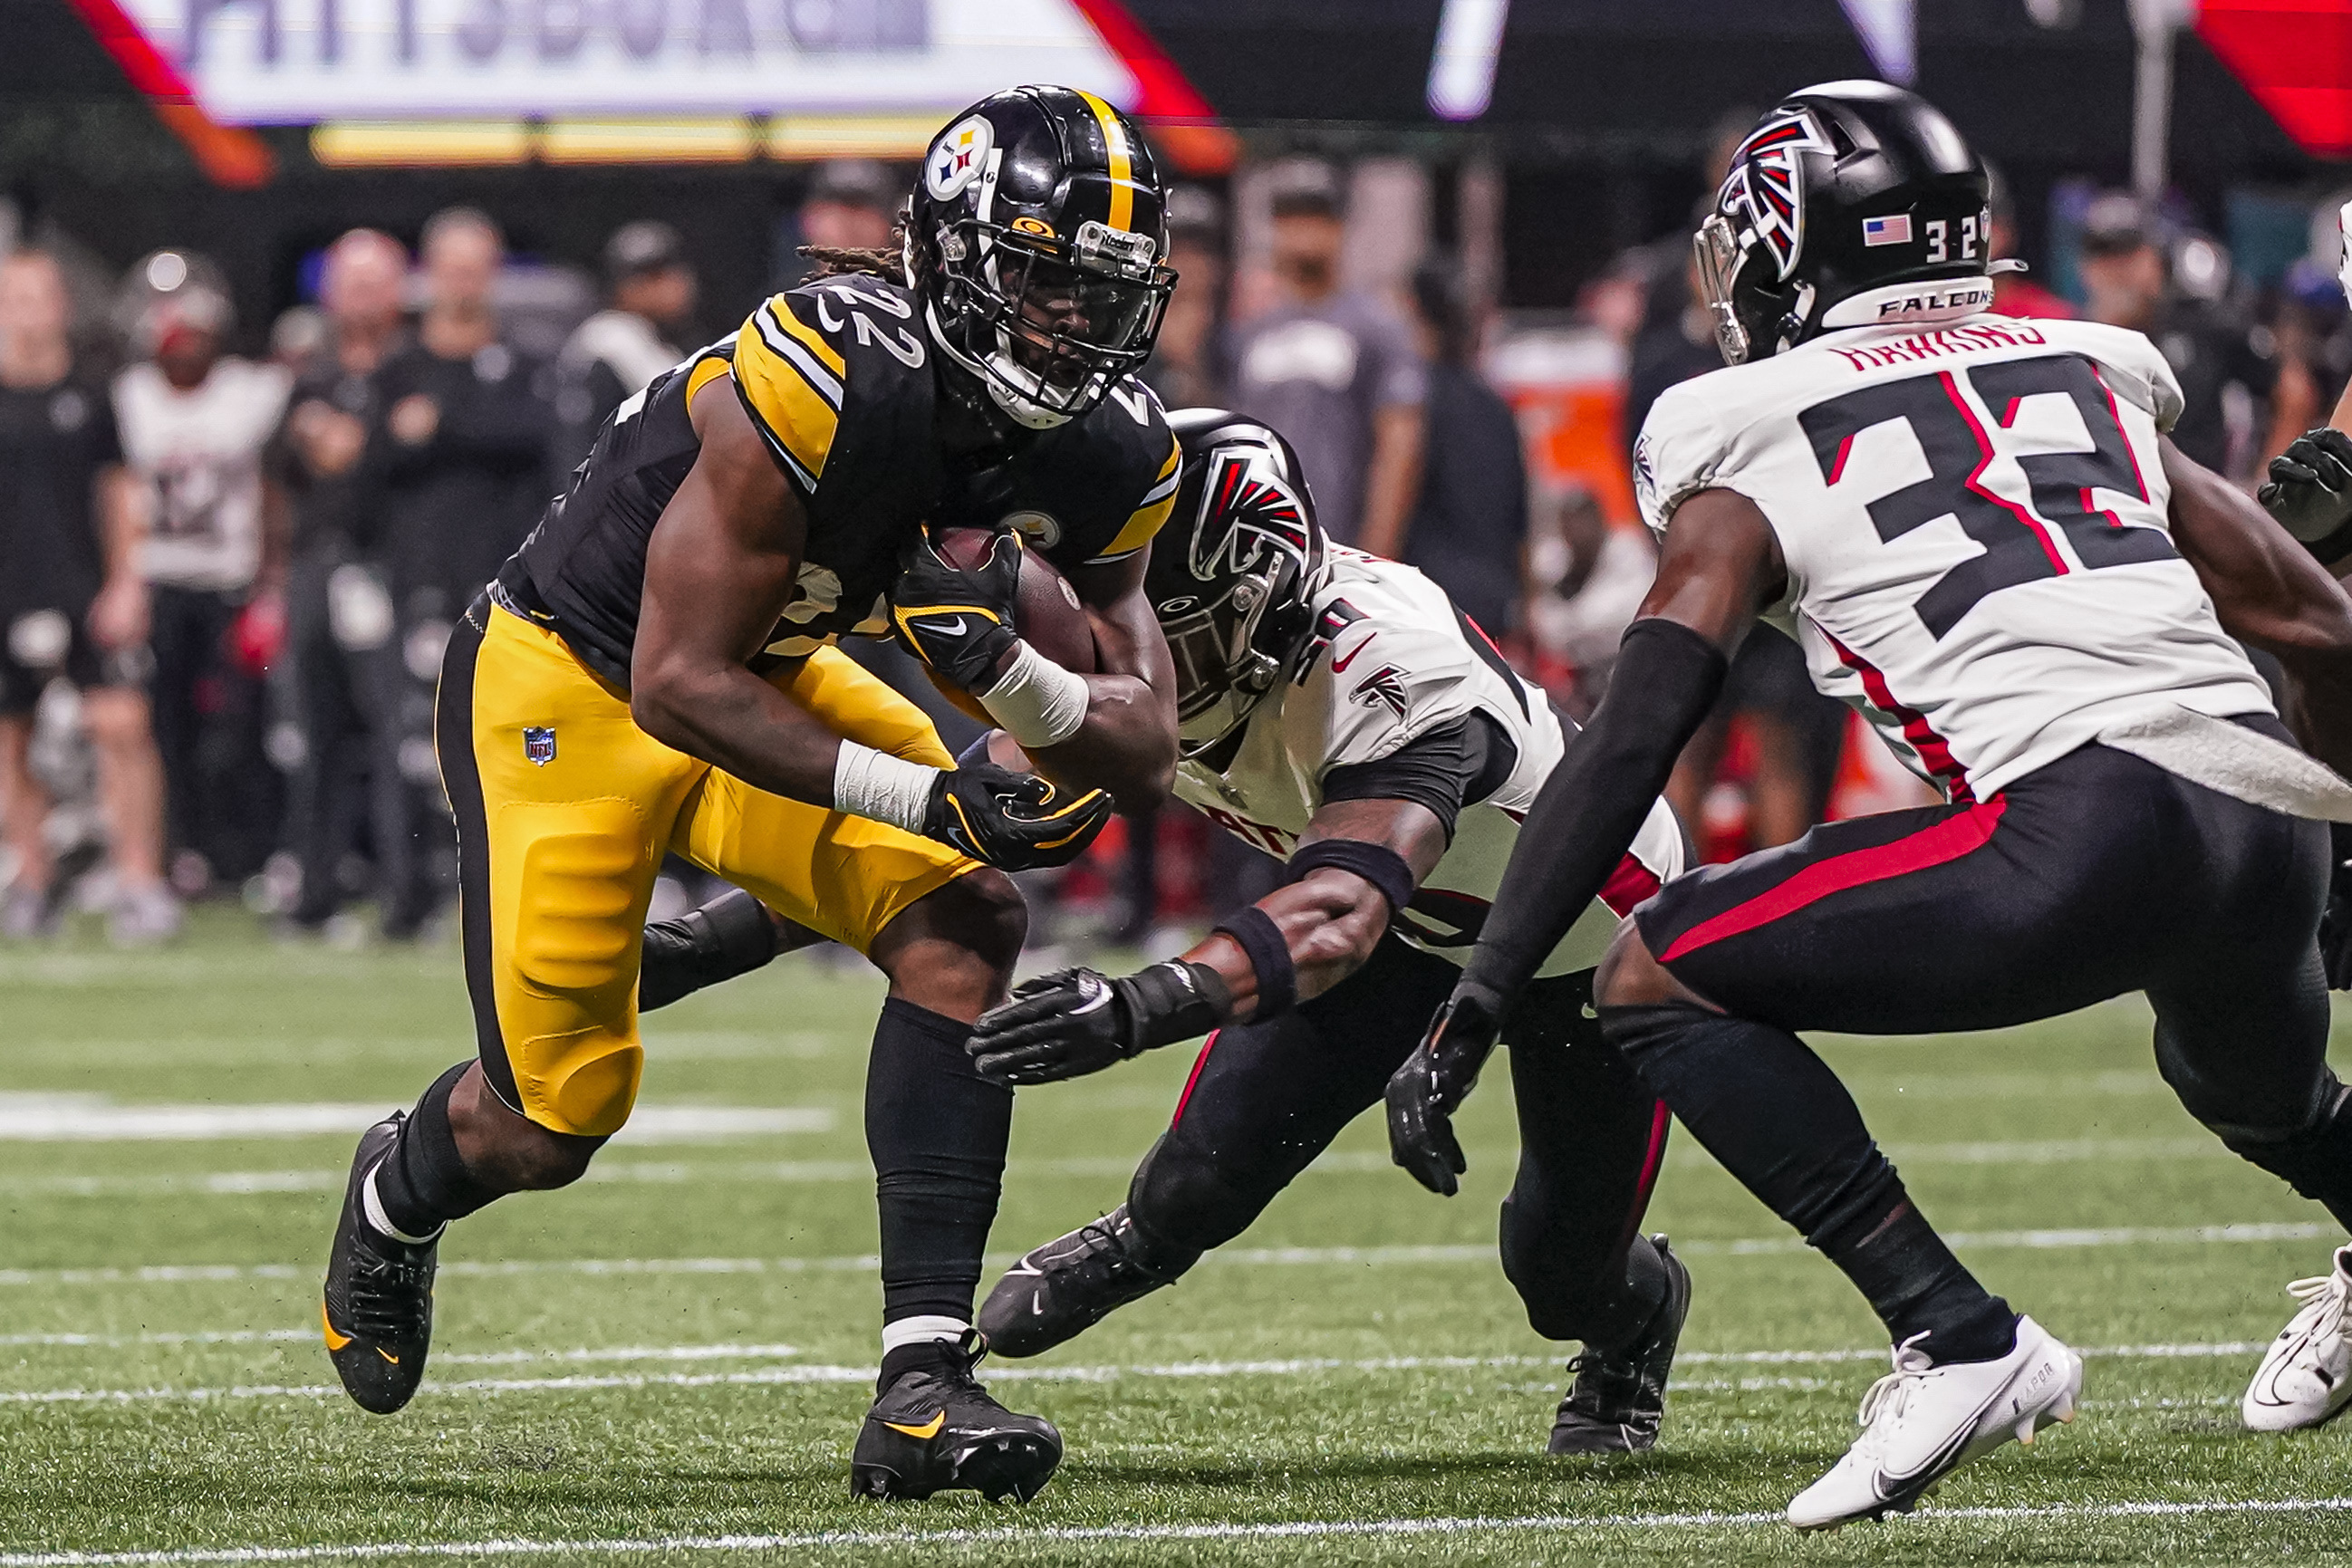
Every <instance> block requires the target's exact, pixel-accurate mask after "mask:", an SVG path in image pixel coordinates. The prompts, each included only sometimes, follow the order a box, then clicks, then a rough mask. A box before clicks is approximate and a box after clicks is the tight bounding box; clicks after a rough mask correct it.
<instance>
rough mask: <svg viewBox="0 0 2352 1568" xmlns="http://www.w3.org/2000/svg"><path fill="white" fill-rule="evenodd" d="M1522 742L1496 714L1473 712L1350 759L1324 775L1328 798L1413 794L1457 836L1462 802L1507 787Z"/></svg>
mask: <svg viewBox="0 0 2352 1568" xmlns="http://www.w3.org/2000/svg"><path fill="white" fill-rule="evenodd" d="M1518 765H1519V748H1518V747H1516V746H1514V745H1512V744H1511V737H1509V736H1508V735H1507V734H1506V733H1504V730H1503V727H1502V726H1501V725H1500V724H1498V723H1496V721H1495V717H1494V716H1493V715H1492V714H1487V713H1473V714H1468V715H1465V716H1463V717H1461V718H1458V719H1456V720H1454V722H1453V723H1452V724H1449V725H1444V726H1441V727H1438V728H1436V729H1433V730H1431V731H1430V732H1429V733H1428V734H1426V735H1416V736H1414V737H1412V739H1411V740H1408V741H1406V742H1405V743H1404V744H1403V745H1402V746H1401V747H1397V748H1396V750H1394V751H1392V752H1391V753H1390V754H1389V755H1388V756H1386V757H1383V758H1381V759H1380V760H1379V761H1377V762H1351V763H1349V764H1347V765H1346V766H1345V767H1341V768H1332V769H1331V770H1330V771H1329V772H1328V773H1326V774H1324V775H1323V803H1324V804H1325V805H1327V806H1328V805H1330V804H1331V803H1332V802H1334V801H1337V800H1410V801H1412V803H1413V804H1414V805H1416V806H1426V807H1428V808H1429V810H1431V811H1432V812H1433V813H1435V815H1436V817H1437V820H1438V821H1441V822H1443V823H1444V824H1445V836H1446V838H1447V839H1448V840H1449V841H1450V840H1451V839H1452V838H1453V837H1454V820H1455V819H1456V818H1458V817H1459V816H1461V814H1462V808H1463V807H1465V806H1475V805H1476V804H1477V803H1478V802H1479V801H1481V800H1485V799H1486V797H1487V796H1489V795H1492V794H1493V793H1494V792H1495V791H1496V790H1497V789H1501V788H1502V787H1503V784H1504V781H1505V780H1507V779H1509V778H1510V776H1511V770H1512V769H1513V768H1517V766H1518Z"/></svg>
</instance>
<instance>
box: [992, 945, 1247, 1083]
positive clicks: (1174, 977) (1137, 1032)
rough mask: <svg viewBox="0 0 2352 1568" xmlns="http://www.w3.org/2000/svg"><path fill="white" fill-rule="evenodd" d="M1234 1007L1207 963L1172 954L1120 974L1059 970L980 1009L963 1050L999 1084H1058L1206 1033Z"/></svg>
mask: <svg viewBox="0 0 2352 1568" xmlns="http://www.w3.org/2000/svg"><path fill="white" fill-rule="evenodd" d="M1232 1009H1233V996H1232V993H1231V992H1229V991H1227V990H1226V989H1225V982H1224V980H1223V978H1222V977H1220V976H1219V975H1218V974H1217V972H1216V971H1215V970H1214V969H1212V968H1210V967H1208V966H1207V965H1206V964H1191V963H1186V962H1185V961H1184V960H1182V959H1181V958H1171V959H1170V960H1169V961H1168V962H1166V963H1164V964H1154V965H1152V966H1151V967H1150V968H1148V969H1141V970H1139V971H1137V972H1136V973H1134V974H1132V975H1129V976H1128V977H1126V978H1124V979H1119V980H1113V979H1109V978H1108V977H1104V976H1103V975H1100V974H1098V973H1097V972H1096V971H1095V970H1092V969H1057V970H1055V972H1054V973H1052V974H1050V975H1041V976H1039V977H1037V978H1036V979H1034V980H1028V981H1024V982H1023V983H1022V985H1021V986H1020V987H1019V988H1016V989H1015V990H1014V991H1013V999H1012V1000H1011V1001H1009V1002H1006V1003H1005V1004H1004V1005H1003V1006H1002V1007H997V1008H992V1009H989V1010H988V1011H987V1012H984V1013H982V1015H981V1017H980V1022H979V1023H978V1024H977V1025H976V1026H975V1027H974V1029H973V1031H972V1037H971V1043H970V1044H969V1045H967V1046H966V1047H965V1048H964V1049H965V1050H967V1051H971V1060H972V1065H973V1066H975V1067H977V1068H979V1069H980V1071H981V1072H982V1075H983V1076H985V1077H989V1078H993V1079H995V1080H997V1081H998V1082H1003V1083H1055V1082H1060V1081H1061V1080H1062V1079H1065V1078H1082V1077H1084V1076H1086V1075H1087V1073H1089V1072H1100V1071H1102V1070H1103V1069H1104V1068H1106V1067H1108V1066H1109V1065H1110V1064H1111V1063H1112V1062H1114V1061H1126V1060H1127V1059H1128V1058H1129V1057H1130V1056H1140V1055H1142V1054H1143V1053H1144V1052H1145V1051H1150V1050H1153V1049H1155V1048H1156V1047H1159V1046H1163V1045H1168V1044H1171V1043H1173V1042H1174V1041H1176V1040H1190V1039H1192V1037H1193V1036H1195V1035H1201V1034H1206V1033H1208V1031H1209V1030H1213V1029H1214V1028H1216V1027H1217V1025H1218V1024H1219V1023H1221V1022H1223V1020H1224V1017H1225V1014H1226V1013H1228V1012H1230V1011H1231V1010H1232Z"/></svg>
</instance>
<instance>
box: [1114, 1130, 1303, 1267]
mask: <svg viewBox="0 0 2352 1568" xmlns="http://www.w3.org/2000/svg"><path fill="white" fill-rule="evenodd" d="M1287 1185H1288V1183H1287V1181H1286V1180H1281V1181H1274V1182H1271V1183H1268V1182H1266V1181H1264V1180H1251V1179H1249V1178H1248V1177H1247V1176H1242V1175H1240V1174H1239V1173H1235V1172H1233V1171H1229V1170H1226V1169H1224V1168H1223V1167H1221V1166H1219V1165H1218V1163H1217V1160H1216V1158H1215V1156H1214V1155H1211V1154H1210V1153H1209V1152H1208V1151H1207V1150H1206V1149H1203V1148H1202V1147H1201V1146H1200V1145H1197V1144H1195V1143H1194V1142H1193V1141H1192V1139H1190V1138H1187V1137H1185V1136H1184V1135H1183V1134H1181V1132H1167V1133H1162V1134H1160V1141H1159V1142H1158V1143H1156V1144H1154V1145H1151V1150H1150V1153H1149V1154H1146V1155H1144V1156H1143V1163H1142V1164H1141V1165H1139V1166H1136V1167H1135V1179H1134V1180H1133V1181H1131V1182H1129V1184H1128V1189H1127V1212H1128V1214H1129V1217H1130V1218H1133V1219H1134V1221H1135V1222H1136V1225H1137V1226H1138V1227H1139V1228H1140V1229H1142V1230H1143V1232H1144V1233H1145V1234H1146V1235H1147V1236H1149V1237H1150V1238H1151V1239H1152V1240H1153V1241H1154V1242H1155V1243H1157V1244H1160V1246H1161V1247H1162V1248H1164V1249H1166V1250H1167V1251H1169V1252H1171V1253H1182V1252H1189V1253H1192V1255H1193V1256H1194V1257H1198V1256H1199V1255H1200V1254H1201V1253H1202V1252H1205V1251H1207V1250H1208V1249H1211V1248H1213V1247H1222V1246H1223V1245H1224V1244H1225V1243H1226V1242H1228V1241H1231V1240H1232V1239H1234V1237H1236V1236H1239V1235H1240V1234H1241V1233H1242V1232H1243V1231H1244V1230H1247V1229H1248V1228H1250V1227H1251V1226H1252V1225H1254V1224H1255V1223H1256V1221H1257V1217H1258V1216H1259V1215H1261V1214H1263V1213H1265V1206H1266V1205H1267V1204H1269V1203H1272V1202H1273V1201H1274V1197H1275V1194H1276V1193H1278V1192H1280V1191H1281V1190H1282V1189H1283V1187H1284V1186H1287ZM1185 1266H1186V1267H1190V1266H1191V1260H1189V1259H1188V1260H1186V1263H1185Z"/></svg>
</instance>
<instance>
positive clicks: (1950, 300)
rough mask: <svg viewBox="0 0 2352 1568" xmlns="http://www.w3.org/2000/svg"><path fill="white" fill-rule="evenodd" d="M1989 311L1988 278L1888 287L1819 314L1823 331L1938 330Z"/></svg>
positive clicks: (1946, 279) (1868, 291)
mask: <svg viewBox="0 0 2352 1568" xmlns="http://www.w3.org/2000/svg"><path fill="white" fill-rule="evenodd" d="M1991 308H1992V279H1991V278H1990V277H1938V278H1935V279H1932V280H1930V281H1928V282H1925V283H1890V284H1887V285H1886V286H1885V287H1881V288H1866V289H1864V290H1863V292H1861V293H1860V294H1855V295H1852V296H1850V297H1848V298H1844V299H1841V300H1839V301H1838V302H1837V303H1836V304H1834V305H1832V306H1831V307H1830V308H1828V309H1827V310H1825V311H1823V312H1822V330H1823V331H1825V332H1834V331H1837V330H1839V329H1842V328H1847V327H1937V326H1941V325H1943V324H1944V323H1945V322H1947V321H1957V320H1958V319H1960V318H1961V317H1963V316H1974V315H1976V314H1978V313H1979V312H1980V311H1985V310H1990V309H1991Z"/></svg>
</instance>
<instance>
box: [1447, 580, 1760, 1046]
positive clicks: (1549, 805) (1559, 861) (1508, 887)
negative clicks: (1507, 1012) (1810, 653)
mask: <svg viewBox="0 0 2352 1568" xmlns="http://www.w3.org/2000/svg"><path fill="white" fill-rule="evenodd" d="M1727 668H1728V663H1727V661H1726V659H1725V658H1724V656H1723V652H1722V650H1720V649H1718V648H1717V647H1716V645H1715V644H1714V643H1710V642H1708V641H1707V640H1706V638H1704V637H1702V636H1700V635H1699V634H1698V633H1697V632H1694V631H1692V630H1691V629H1690V628H1689V627H1687V626H1685V625H1683V624H1682V623H1680V622H1675V621H1665V620H1661V619H1658V618H1656V617H1651V618H1648V619H1645V620H1641V621H1636V622H1633V625H1632V626H1631V627H1629V628H1627V629H1626V632H1625V637H1624V642H1623V643H1622V653H1621V654H1620V655H1619V658H1618V662H1617V669H1616V672H1615V673H1614V674H1612V675H1611V676H1610V678H1609V693H1608V695H1606V696H1604V697H1603V698H1601V706H1600V707H1599V708H1598V709H1596V710H1595V711H1594V713H1593V715H1592V722H1591V724H1589V725H1587V726H1586V727H1585V728H1584V733H1583V734H1582V735H1580V736H1578V737H1574V738H1573V739H1571V740H1570V743H1569V747H1568V755H1567V756H1566V757H1565V758H1562V759H1561V760H1560V764H1559V767H1558V768H1553V769H1552V775H1551V777H1550V778H1549V779H1546V780H1545V781H1544V787H1543V792H1542V793H1541V794H1539V795H1538V796H1537V797H1536V803H1535V805H1534V806H1533V807H1531V808H1530V809H1529V810H1528V820H1527V821H1526V822H1525V823H1523V824H1522V825H1521V826H1520V829H1519V838H1518V842H1517V844H1516V845H1515V846H1513V848H1512V850H1511V862H1510V865H1509V866H1508V867H1507V869H1506V870H1505V871H1504V873H1503V885H1502V887H1501V889H1500V890H1499V891H1498V892H1497V893H1496V894H1495V907H1494V909H1493V910H1492V911H1491V912H1490V913H1489V914H1488V915H1487V916H1486V928H1485V930H1484V931H1483V933H1482V934H1481V935H1480V936H1479V938H1478V946H1477V950H1476V951H1475V952H1474V953H1473V954H1472V955H1471V956H1470V962H1469V964H1468V965H1467V966H1465V970H1464V973H1463V977H1462V980H1463V984H1464V985H1465V986H1467V987H1475V988H1480V989H1483V990H1485V991H1486V992H1487V994H1488V996H1489V998H1490V999H1492V1000H1493V1001H1494V1002H1495V1004H1496V1006H1498V1007H1499V1006H1502V1005H1505V1004H1507V1002H1508V1001H1509V1000H1510V998H1513V997H1515V996H1517V994H1518V991H1519V989H1520V988H1522V987H1524V986H1525V985H1526V984H1527V983H1528V978H1529V977H1531V976H1533V975H1534V974H1535V972H1536V970H1537V969H1538V968H1539V967H1542V964H1543V961H1544V959H1545V957H1546V956H1548V955H1549V953H1550V952H1551V950H1552V949H1553V948H1554V947H1556V946H1559V939H1560V938H1561V937H1562V936H1566V935H1568V928H1569V927H1570V926H1571V925H1575V924H1576V921H1577V918H1578V916H1580V915H1582V914H1583V913H1584V910H1585V906H1586V905H1587V904H1591V902H1592V900H1593V898H1594V896H1595V895H1596V894H1599V893H1600V891H1601V885H1602V884H1603V883H1606V882H1607V881H1608V880H1609V873H1611V872H1612V871H1614V870H1615V869H1616V868H1617V862H1619V861H1621V860H1622V859H1623V858H1624V855H1625V851H1626V849H1627V848H1628V847H1629V846H1630V845H1631V844H1632V843H1633V837H1634V835H1635V834H1637V833H1639V832H1640V831H1642V823H1643V821H1645V820H1646V819H1647V818H1648V816H1649V814H1650V807H1651V804H1652V802H1654V800H1656V799H1657V796H1658V791H1659V790H1661V789H1664V788H1665V784H1666V776H1667V775H1668V774H1670V773H1672V772H1673V771H1674V767H1675V758H1677V757H1679V756H1681V755H1682V749H1683V746H1684V744H1685V742H1687V741H1688V740H1689V739H1690V737H1691V736H1692V735H1693V734H1694V733H1696V730H1697V729H1698V727H1699V725H1700V723H1701V722H1702V721H1704V720H1705V719H1706V715H1707V710H1708V709H1709V708H1711V707H1713V706H1715V699H1716V696H1717V694H1718V693H1720V692H1721V691H1722V690H1723V680H1724V674H1725V673H1726V671H1727Z"/></svg>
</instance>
